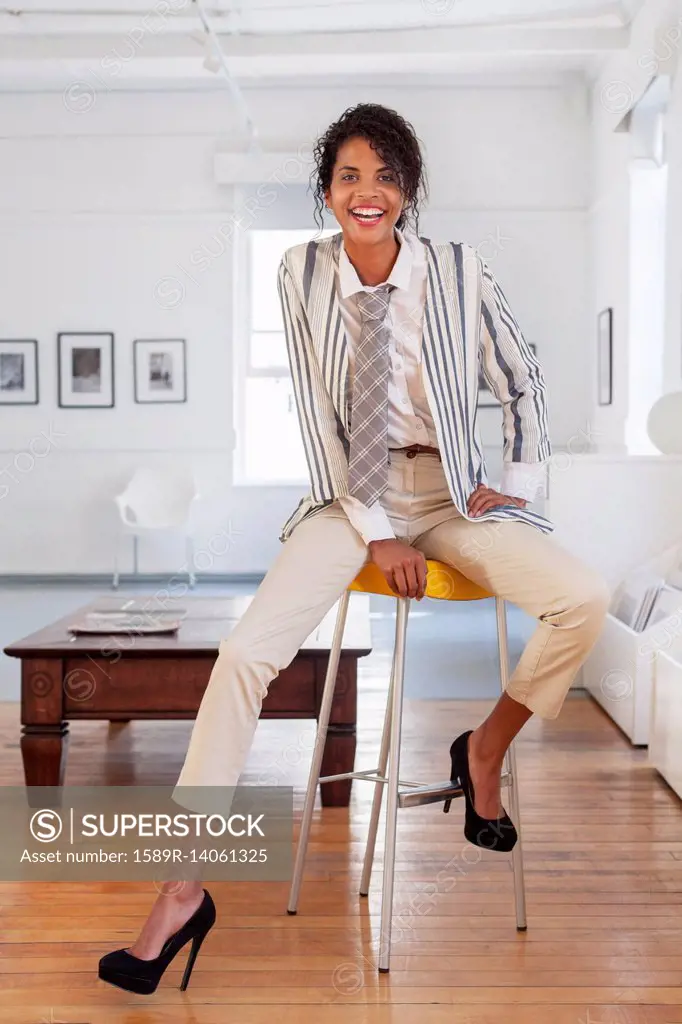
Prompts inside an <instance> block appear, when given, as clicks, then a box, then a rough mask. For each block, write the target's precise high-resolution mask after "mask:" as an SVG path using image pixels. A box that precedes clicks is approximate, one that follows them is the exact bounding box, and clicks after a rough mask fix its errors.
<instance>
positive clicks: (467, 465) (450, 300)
mask: <svg viewBox="0 0 682 1024" xmlns="http://www.w3.org/2000/svg"><path fill="white" fill-rule="evenodd" d="M422 241H423V242H424V244H425V246H426V257H427V267H428V273H427V285H426V308H425V311H424V332H423V338H422V378H423V380H424V385H425V388H426V391H427V395H428V396H429V398H430V402H429V405H430V407H431V412H432V414H433V417H434V421H435V424H436V427H437V431H438V434H439V439H440V444H441V448H442V450H443V451H444V452H446V457H447V462H448V468H449V469H450V470H451V477H452V484H453V487H454V491H455V494H456V496H457V499H458V504H459V507H460V509H461V508H463V507H465V505H466V498H467V495H468V493H469V490H470V481H472V480H473V478H474V475H475V471H474V465H473V458H472V447H471V437H470V417H469V402H470V394H471V392H470V388H469V387H468V385H467V377H468V373H469V370H470V367H469V366H468V364H467V348H466V331H467V327H468V324H467V321H466V314H467V303H466V296H465V275H464V267H463V265H462V249H461V246H452V250H453V251H452V253H450V252H448V249H447V248H445V247H439V250H440V251H439V250H437V249H436V247H435V246H434V245H433V243H432V242H431V241H430V239H428V238H422ZM448 248H449V247H448Z"/></svg>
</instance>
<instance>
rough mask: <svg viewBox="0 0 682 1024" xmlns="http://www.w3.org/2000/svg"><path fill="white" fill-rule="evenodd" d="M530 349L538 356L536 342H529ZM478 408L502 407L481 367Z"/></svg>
mask: <svg viewBox="0 0 682 1024" xmlns="http://www.w3.org/2000/svg"><path fill="white" fill-rule="evenodd" d="M528 348H529V349H530V350H531V351H532V353H533V355H534V356H535V355H537V346H536V345H535V343H534V342H529V343H528ZM478 407H479V409H481V408H483V409H485V408H488V407H490V408H492V407H497V408H498V409H499V407H500V403H499V401H498V400H497V398H496V396H495V394H494V392H493V391H491V390H490V385H489V384H488V381H487V380H486V379H485V377H484V376H483V370H482V369H481V367H480V366H479V369H478Z"/></svg>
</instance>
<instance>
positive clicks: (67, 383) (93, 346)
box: [57, 331, 114, 409]
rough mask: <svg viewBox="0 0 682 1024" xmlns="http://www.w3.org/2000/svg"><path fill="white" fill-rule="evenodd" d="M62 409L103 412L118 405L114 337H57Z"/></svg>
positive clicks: (75, 334) (64, 334) (84, 334)
mask: <svg viewBox="0 0 682 1024" xmlns="http://www.w3.org/2000/svg"><path fill="white" fill-rule="evenodd" d="M57 361H58V388H59V406H60V408H62V409H103V408H109V409H110V408H112V406H113V404H114V335H113V334H111V333H110V332H104V331H102V332H96V333H92V334H90V333H87V332H84V331H76V332H73V333H67V332H62V333H60V334H58V335H57Z"/></svg>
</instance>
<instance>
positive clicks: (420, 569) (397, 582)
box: [369, 537, 426, 601]
mask: <svg viewBox="0 0 682 1024" xmlns="http://www.w3.org/2000/svg"><path fill="white" fill-rule="evenodd" d="M369 557H370V561H372V562H374V564H375V565H378V566H379V568H380V569H381V571H382V573H383V575H384V578H385V580H386V582H387V583H388V585H389V587H390V588H391V590H392V591H393V592H394V593H395V594H398V595H399V596H400V597H415V598H416V599H417V601H421V599H422V598H423V596H424V593H425V591H426V559H425V557H424V555H423V554H422V553H421V551H417V549H416V548H413V547H411V545H409V544H404V543H403V542H402V541H400V540H397V539H396V538H393V537H391V538H390V539H387V540H373V541H370V543H369Z"/></svg>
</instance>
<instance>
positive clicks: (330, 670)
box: [287, 590, 350, 914]
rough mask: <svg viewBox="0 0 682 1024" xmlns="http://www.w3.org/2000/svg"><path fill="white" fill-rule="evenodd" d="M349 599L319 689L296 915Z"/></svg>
mask: <svg viewBox="0 0 682 1024" xmlns="http://www.w3.org/2000/svg"><path fill="white" fill-rule="evenodd" d="M349 601H350V591H349V590H344V592H343V595H342V596H341V598H340V599H339V611H338V614H337V616H336V625H335V627H334V636H333V638H332V645H331V649H330V651H329V664H328V667H327V675H326V677H325V681H324V690H323V691H322V703H321V705H320V714H319V717H318V722H317V735H316V738H315V747H314V749H313V759H312V763H311V765H310V775H309V776H308V788H307V789H306V794H305V801H304V804H303V816H302V818H301V831H300V833H299V837H298V847H297V849H296V861H295V863H294V874H293V878H292V880H291V891H290V893H289V906H288V907H287V913H288V914H295V913H296V909H297V907H298V897H299V893H300V891H301V882H302V880H303V869H304V866H305V858H306V853H307V851H308V839H309V836H310V825H311V822H312V820H313V809H314V807H315V794H316V791H317V784H318V780H319V778H320V770H321V768H322V755H323V754H324V745H325V742H326V739H327V727H328V725H329V717H330V715H331V710H332V701H333V699H334V689H335V686H336V673H337V672H338V668H339V657H340V654H341V644H342V642H343V633H344V629H345V628H346V616H347V615H348V603H349Z"/></svg>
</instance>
